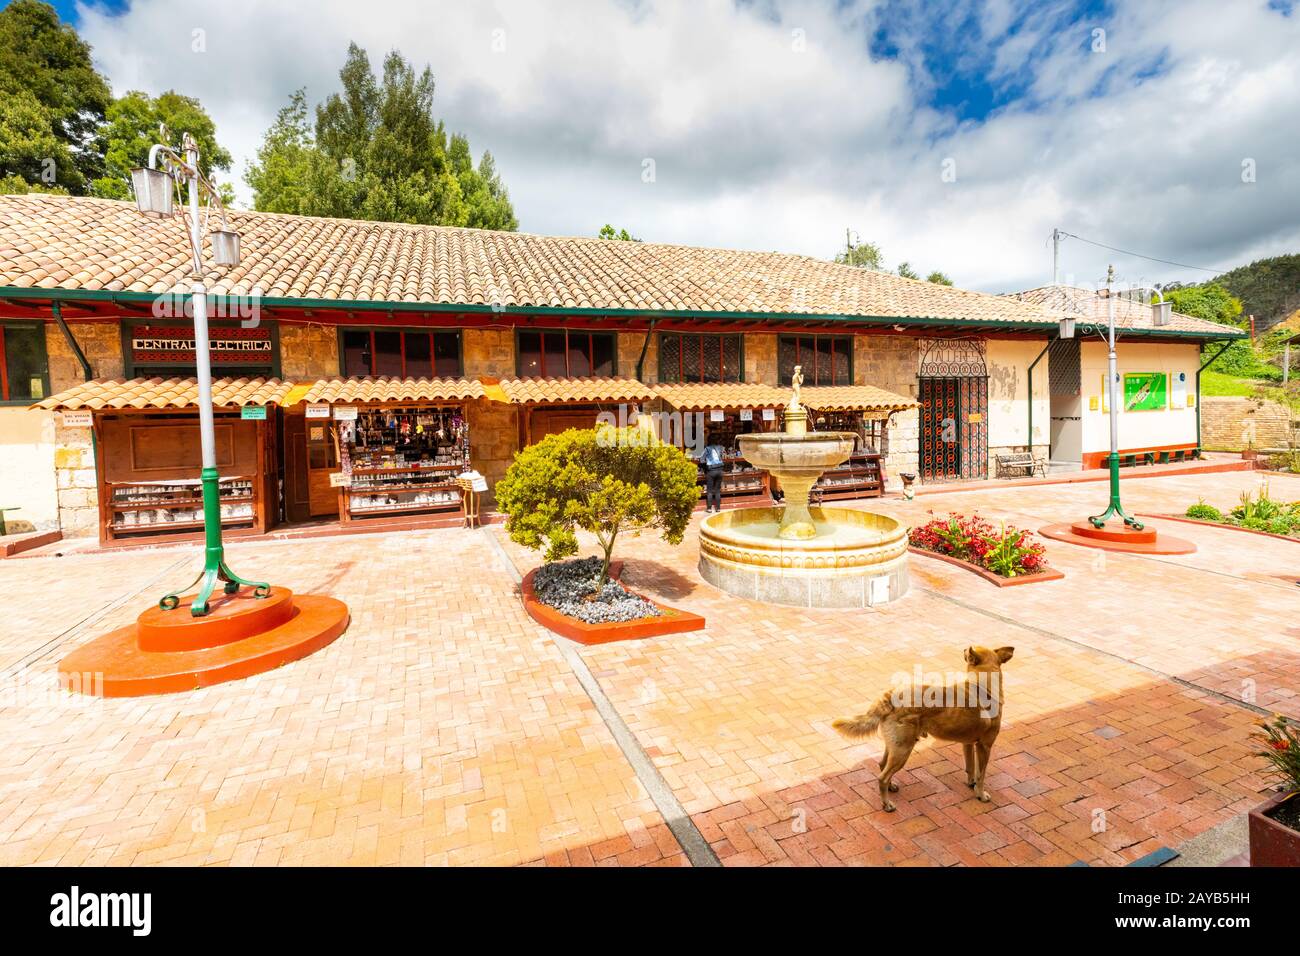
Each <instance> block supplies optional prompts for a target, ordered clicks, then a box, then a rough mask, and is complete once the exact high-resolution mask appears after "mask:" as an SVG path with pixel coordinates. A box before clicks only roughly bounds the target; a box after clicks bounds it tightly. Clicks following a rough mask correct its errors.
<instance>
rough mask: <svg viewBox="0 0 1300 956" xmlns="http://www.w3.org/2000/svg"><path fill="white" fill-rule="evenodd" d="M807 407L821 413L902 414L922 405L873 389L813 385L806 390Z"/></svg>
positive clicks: (870, 387)
mask: <svg viewBox="0 0 1300 956" xmlns="http://www.w3.org/2000/svg"><path fill="white" fill-rule="evenodd" d="M801 399H802V401H803V404H804V405H807V406H808V407H809V408H815V409H817V411H819V412H901V411H903V410H905V409H908V408H920V403H919V402H916V401H914V400H912V399H910V398H907V397H905V396H903V395H895V394H894V393H893V392H887V391H885V390H884V389H883V388H876V386H874V385H814V386H810V387H808V388H805V389H803V392H802V396H801Z"/></svg>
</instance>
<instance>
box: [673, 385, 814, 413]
mask: <svg viewBox="0 0 1300 956" xmlns="http://www.w3.org/2000/svg"><path fill="white" fill-rule="evenodd" d="M654 388H655V392H656V393H658V395H659V397H660V398H662V399H663V400H664V401H665V402H667V403H668V404H669V405H671V406H673V408H676V409H680V410H681V411H685V412H694V411H708V410H710V409H714V408H718V409H722V410H731V409H738V408H780V407H782V406H784V405H786V404H787V403H788V402H789V401H790V390H789V389H783V388H776V387H774V386H772V385H759V384H757V383H753V382H709V383H697V382H665V383H663V384H660V385H656V386H655V387H654Z"/></svg>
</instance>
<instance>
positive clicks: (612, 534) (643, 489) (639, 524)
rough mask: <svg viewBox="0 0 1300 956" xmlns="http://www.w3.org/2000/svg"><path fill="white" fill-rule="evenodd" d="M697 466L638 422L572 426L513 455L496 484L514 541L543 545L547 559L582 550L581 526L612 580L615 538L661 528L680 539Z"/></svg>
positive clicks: (695, 496)
mask: <svg viewBox="0 0 1300 956" xmlns="http://www.w3.org/2000/svg"><path fill="white" fill-rule="evenodd" d="M696 473H697V471H696V467H695V464H694V462H692V461H691V460H690V459H689V458H687V457H686V455H685V454H683V453H682V451H681V450H680V449H678V448H675V447H673V446H672V445H666V444H663V443H662V442H660V441H658V440H657V439H656V438H654V436H653V435H650V434H649V433H647V432H645V431H642V430H641V429H639V428H622V429H620V428H613V427H612V426H608V425H606V426H601V427H597V428H593V429H577V428H571V429H569V430H568V431H566V432H562V433H560V434H558V435H548V436H547V437H546V438H543V439H542V440H541V441H540V442H538V443H537V444H535V445H530V446H529V447H528V448H525V449H524V450H523V451H521V452H519V453H518V454H517V455H516V456H515V460H514V463H513V464H511V466H510V468H509V469H508V470H507V471H506V474H505V477H504V478H502V479H501V480H500V481H499V482H497V485H496V500H497V507H498V508H500V509H501V510H502V511H503V512H505V514H506V532H507V533H508V534H509V535H510V538H511V540H512V541H516V542H518V543H519V544H522V545H524V546H525V547H527V548H532V549H533V550H542V549H543V548H544V549H545V553H544V557H545V559H546V560H547V561H557V560H559V559H560V558H565V557H568V556H569V555H572V554H575V553H577V550H578V539H577V532H578V531H579V530H582V531H586V532H589V533H591V534H593V535H595V537H596V540H597V542H599V544H600V547H601V549H602V551H603V552H604V562H603V564H602V567H601V575H600V581H599V585H601V586H603V585H604V583H605V581H606V580H607V579H608V573H609V562H610V558H611V556H612V554H613V551H614V544H615V542H616V541H617V539H618V536H619V535H620V534H621V533H622V532H624V531H628V530H632V529H643V530H644V529H657V530H658V531H659V532H660V534H661V535H662V536H663V538H664V540H665V541H667V542H668V543H670V544H678V543H679V542H680V541H681V540H682V536H683V534H684V533H685V531H686V526H687V524H688V523H689V522H690V519H691V512H692V511H693V510H694V508H695V505H696V503H697V501H698V500H699V489H698V487H697V485H696V483H695V479H696Z"/></svg>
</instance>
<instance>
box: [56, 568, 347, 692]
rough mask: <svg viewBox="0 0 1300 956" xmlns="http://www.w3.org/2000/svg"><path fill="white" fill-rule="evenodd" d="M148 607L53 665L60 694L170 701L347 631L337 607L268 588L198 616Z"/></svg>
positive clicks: (185, 605)
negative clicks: (266, 591) (157, 696)
mask: <svg viewBox="0 0 1300 956" xmlns="http://www.w3.org/2000/svg"><path fill="white" fill-rule="evenodd" d="M191 600H193V595H187V596H186V597H184V598H182V599H181V604H180V607H178V608H176V609H175V610H173V611H164V610H162V609H161V608H159V607H157V606H156V605H155V606H154V607H151V608H149V610H147V611H145V612H143V613H142V614H141V615H140V617H139V618H138V619H137V620H136V623H135V624H132V625H131V626H129V627H123V628H119V629H118V630H116V631H111V632H109V633H108V634H104V635H102V636H100V637H97V638H95V639H94V640H93V641H91V642H90V643H88V644H83V645H82V646H81V647H79V648H77V649H76V650H75V651H73V652H72V653H71V654H69V655H68V656H67V657H65V658H64V659H63V660H62V661H61V662H60V663H59V680H60V682H61V683H62V684H63V686H64V687H66V688H68V689H69V690H75V691H78V692H80V693H84V694H92V695H95V696H102V697H142V696H145V695H149V694H174V693H177V692H179V691H185V690H194V689H195V688H198V687H209V686H211V685H213V684H220V683H223V682H225V681H231V680H239V679H241V678H244V677H251V676H253V675H254V674H260V673H262V672H263V671H269V670H271V669H273V668H276V667H280V666H281V665H283V664H288V663H289V662H290V661H296V660H298V659H299V658H303V657H306V656H307V655H309V654H312V653H315V652H316V651H318V650H320V649H321V648H322V647H325V646H326V645H327V644H329V643H330V642H332V641H333V640H334V639H335V638H337V637H338V636H339V635H340V634H342V633H343V632H344V630H346V629H347V626H348V621H349V617H348V608H347V605H345V604H344V603H343V602H342V601H337V600H335V599H334V598H330V597H323V596H320V595H314V594H300V595H295V594H294V593H293V592H292V591H290V590H288V589H287V588H272V589H271V593H270V595H269V596H268V597H266V598H264V599H257V598H254V597H253V596H252V591H251V590H249V589H244V590H242V591H240V592H239V593H238V594H234V595H225V594H222V595H219V596H216V597H214V598H213V599H212V601H211V602H210V603H209V607H210V608H211V610H210V611H209V613H208V614H207V616H205V617H192V616H191V615H190V612H189V605H190V601H191Z"/></svg>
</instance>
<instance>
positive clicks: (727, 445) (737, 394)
mask: <svg viewBox="0 0 1300 956" xmlns="http://www.w3.org/2000/svg"><path fill="white" fill-rule="evenodd" d="M655 392H656V393H657V394H658V395H659V397H660V399H661V400H662V402H663V404H664V405H665V406H667V409H668V410H669V411H671V412H675V413H679V414H680V415H682V416H683V418H682V427H680V428H676V429H675V430H674V431H673V432H672V438H671V439H670V440H672V441H674V443H675V444H677V445H679V446H682V447H685V449H686V453H687V454H688V455H692V456H695V455H696V450H697V449H701V448H703V447H704V445H705V444H706V443H707V442H708V441H709V439H710V438H712V440H714V441H716V442H717V443H718V444H720V445H721V446H722V447H723V452H724V453H723V461H724V470H723V474H722V498H723V501H724V502H727V503H729V504H743V505H754V504H770V503H771V497H772V488H771V479H770V476H769V475H768V473H767V472H766V471H764V470H762V469H760V468H755V467H754V466H753V465H751V464H750V463H749V462H748V461H746V460H745V457H744V456H743V455H742V454H741V453H740V442H739V438H740V436H741V435H746V434H750V433H751V432H773V431H778V430H779V429H780V428H781V409H782V408H784V407H785V402H786V393H784V392H782V391H781V390H779V389H776V388H773V387H771V386H767V385H747V384H744V383H739V382H736V383H725V382H721V383H707V384H691V383H671V384H662V385H657V386H655ZM687 415H690V416H693V418H692V419H691V420H690V421H689V422H688V421H686V419H685V416H687ZM700 432H702V434H700ZM697 480H698V482H699V486H700V499H701V500H703V499H704V495H705V478H704V467H703V466H702V465H701V466H699V476H698V479H697Z"/></svg>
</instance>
